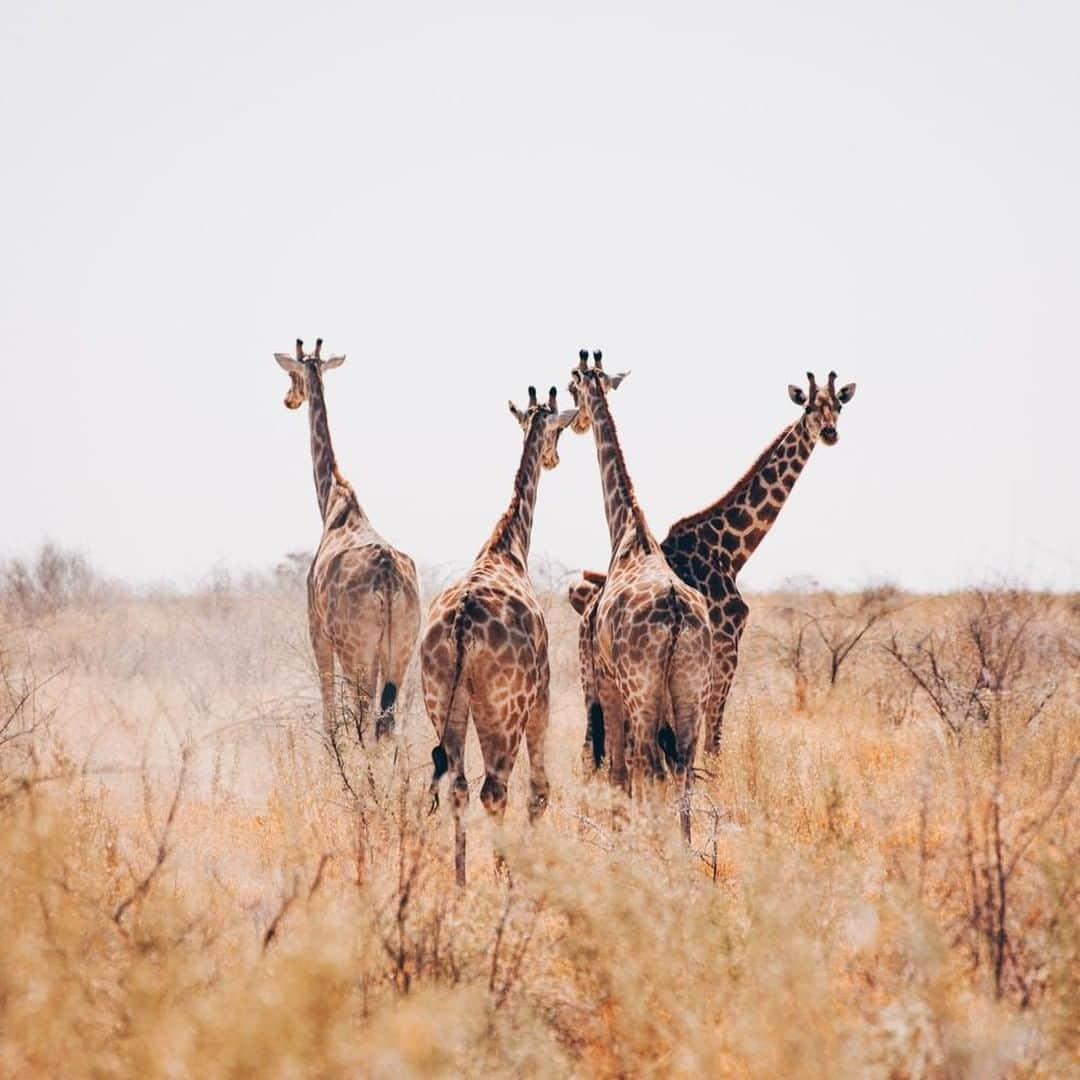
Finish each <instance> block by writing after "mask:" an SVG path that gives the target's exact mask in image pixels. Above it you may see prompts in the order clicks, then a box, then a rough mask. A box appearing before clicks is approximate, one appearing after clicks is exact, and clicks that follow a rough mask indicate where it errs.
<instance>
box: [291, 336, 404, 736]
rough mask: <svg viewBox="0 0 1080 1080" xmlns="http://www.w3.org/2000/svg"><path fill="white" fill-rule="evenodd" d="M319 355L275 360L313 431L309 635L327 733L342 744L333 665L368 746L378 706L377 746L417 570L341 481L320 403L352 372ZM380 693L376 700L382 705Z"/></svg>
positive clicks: (390, 719) (393, 695)
mask: <svg viewBox="0 0 1080 1080" xmlns="http://www.w3.org/2000/svg"><path fill="white" fill-rule="evenodd" d="M321 352H322V339H321V338H320V339H319V340H318V341H316V342H315V351H314V352H313V353H310V354H306V353H305V352H304V343H303V342H302V341H301V340H300V339H299V338H298V339H297V341H296V356H295V357H294V356H291V355H289V354H288V353H274V358H275V359H276V360H277V362H278V364H280V365H281V367H282V368H284V369H285V371H287V372H288V373H289V379H290V386H289V392H288V394H286V395H285V406H286V408H289V409H298V408H300V406H301V405H302V404H303V403H304V402H305V401H307V402H308V417H309V419H310V422H311V462H312V468H313V469H314V473H315V494H316V497H317V498H318V501H319V513H320V514H321V515H322V521H323V531H322V538H321V539H320V540H319V547H318V549H317V550H316V552H315V558H314V560H313V561H312V563H311V569H310V570H309V571H308V579H307V586H308V628H309V630H310V633H311V647H312V649H313V650H314V652H315V663H316V665H317V667H318V670H319V686H320V690H321V692H322V706H323V724H324V726H325V729H326V733H327V736H328V737H329V738H331V739H332V738H333V737H334V735H335V732H334V726H335V719H334V716H335V710H334V660H335V657H336V659H337V662H338V664H339V666H340V667H341V670H342V674H343V676H344V679H345V682H346V685H347V688H348V691H349V693H350V694H352V695H353V696H354V701H353V703H352V704H353V710H354V717H355V720H356V729H357V735H358V736H360V737H361V738H362V735H363V730H364V724H365V721H366V717H367V716H368V714H369V710H370V705H371V703H372V702H374V701H376V700H377V701H378V703H379V708H378V713H377V715H376V720H375V737H376V739H378V738H380V737H381V736H383V735H387V734H390V733H392V732H393V730H394V706H395V703H396V701H397V694H398V690H399V689H400V687H401V684H402V681H403V680H404V678H405V672H406V670H407V668H408V666H409V658H410V657H411V656H412V651H413V648H414V646H415V645H416V636H417V633H418V632H419V629H420V591H419V589H418V588H417V584H416V566H415V565H414V563H413V561H412V559H411V558H409V556H408V555H405V554H404V553H402V552H400V551H398V550H397V549H396V548H393V547H391V546H390V545H389V544H388V543H387V542H386V541H385V540H384V539H383V538H382V536H380V535H379V533H378V532H376V531H375V528H374V526H373V525H372V524H371V522H370V521H369V520H368V516H367V514H365V513H364V511H363V509H361V507H360V503H359V501H358V500H357V497H356V492H355V491H354V490H353V488H352V485H351V484H350V483H349V482H348V481H347V480H346V479H345V478H344V477H343V476H342V475H341V471H340V470H339V469H338V466H337V458H336V457H335V455H334V446H333V443H332V442H331V441H330V426H329V423H328V421H327V417H326V400H325V398H324V396H323V372H324V371H331V370H333V369H334V368H336V367H340V366H341V365H342V364H343V363H345V357H344V356H331V357H329V358H327V359H326V360H323V359H322V358H321V355H320V354H321ZM376 694H378V697H376Z"/></svg>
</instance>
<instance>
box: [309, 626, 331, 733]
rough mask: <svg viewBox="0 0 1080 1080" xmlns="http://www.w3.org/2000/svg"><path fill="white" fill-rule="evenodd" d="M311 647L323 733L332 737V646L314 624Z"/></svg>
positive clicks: (328, 639)
mask: <svg viewBox="0 0 1080 1080" xmlns="http://www.w3.org/2000/svg"><path fill="white" fill-rule="evenodd" d="M311 649H312V652H314V654H315V667H316V668H317V669H318V672H319V694H320V696H321V697H322V714H323V734H324V735H325V737H326V738H327V739H331V740H332V739H333V738H334V737H335V734H336V728H337V718H336V717H335V715H334V712H335V710H334V646H333V644H332V642H331V641H330V638H329V637H328V636H327V635H325V634H324V633H323V632H322V631H321V629H319V628H318V627H316V626H315V625H314V624H313V625H312V627H311Z"/></svg>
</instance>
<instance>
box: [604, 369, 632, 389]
mask: <svg viewBox="0 0 1080 1080" xmlns="http://www.w3.org/2000/svg"><path fill="white" fill-rule="evenodd" d="M629 374H630V372H629V371H620V372H619V374H618V375H612V376H611V378H610V379H609V380H608V385H609V386H610V387H611V389H612V390H618V389H619V383H621V382H622V381H623V379H625V378H626V376H627V375H629Z"/></svg>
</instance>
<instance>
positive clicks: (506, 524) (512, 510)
mask: <svg viewBox="0 0 1080 1080" xmlns="http://www.w3.org/2000/svg"><path fill="white" fill-rule="evenodd" d="M541 415H543V414H542V412H540V411H538V412H537V413H536V414H534V418H533V420H532V421H530V423H529V430H528V432H527V433H526V435H525V444H524V446H523V447H522V449H521V460H520V461H519V462H518V467H517V472H516V473H514V494H513V495H512V496H511V498H510V505H509V506H508V507H507V508H506V509H505V510H504V511H503V515H502V517H500V518H499V520H498V521H497V522H496V523H495V528H494V529H492V530H491V536H489V537H488V541H487V543H486V544H485V545H484V547H483V549H482V550H486V551H506V552H509V550H510V523H511V522H512V521H513V520H514V518H515V516H516V515H517V512H518V507H520V505H521V499H522V496H523V495H524V494H525V492H524V487H525V459H526V458H527V457H528V455H529V448H530V445H531V443H532V441H533V440H534V439H542V438H543V431H544V425H543V424H542V423H540V424H538V423H537V422H536V419H535V417H536V416H541Z"/></svg>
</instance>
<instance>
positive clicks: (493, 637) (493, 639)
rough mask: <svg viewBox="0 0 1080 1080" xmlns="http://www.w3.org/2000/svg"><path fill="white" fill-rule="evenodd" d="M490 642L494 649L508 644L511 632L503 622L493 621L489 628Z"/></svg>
mask: <svg viewBox="0 0 1080 1080" xmlns="http://www.w3.org/2000/svg"><path fill="white" fill-rule="evenodd" d="M487 636H488V642H489V643H490V644H491V647H492V648H493V649H498V648H501V647H502V646H503V645H505V644H506V642H507V639H508V638H509V636H510V635H509V634H508V633H507V632H506V627H505V626H503V624H502V623H501V622H498V621H493V622H492V623H491V625H490V626H489V627H488V630H487Z"/></svg>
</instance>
